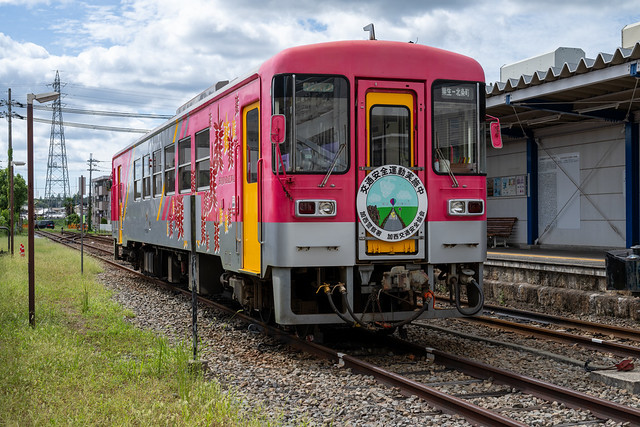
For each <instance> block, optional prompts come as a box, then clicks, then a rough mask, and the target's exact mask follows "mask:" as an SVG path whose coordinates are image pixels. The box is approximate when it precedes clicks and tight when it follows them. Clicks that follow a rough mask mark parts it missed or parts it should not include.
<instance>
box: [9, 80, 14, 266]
mask: <svg viewBox="0 0 640 427" xmlns="http://www.w3.org/2000/svg"><path fill="white" fill-rule="evenodd" d="M8 98H9V99H8V100H7V101H8V102H7V110H8V115H7V120H8V122H9V228H10V229H11V230H10V231H9V246H10V251H11V255H13V238H14V237H13V232H14V230H15V224H14V222H13V211H14V210H15V208H14V206H13V147H12V145H11V88H9V97H8Z"/></svg>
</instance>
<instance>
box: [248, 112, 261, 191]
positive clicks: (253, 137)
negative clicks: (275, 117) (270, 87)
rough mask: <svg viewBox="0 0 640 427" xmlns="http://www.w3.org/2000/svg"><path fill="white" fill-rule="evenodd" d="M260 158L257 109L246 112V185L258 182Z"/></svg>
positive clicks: (258, 115)
mask: <svg viewBox="0 0 640 427" xmlns="http://www.w3.org/2000/svg"><path fill="white" fill-rule="evenodd" d="M259 157H260V114H259V111H258V109H257V108H254V109H253V110H251V111H249V112H247V155H246V159H247V160H246V161H247V165H246V171H247V183H249V184H251V183H252V182H258V158H259Z"/></svg>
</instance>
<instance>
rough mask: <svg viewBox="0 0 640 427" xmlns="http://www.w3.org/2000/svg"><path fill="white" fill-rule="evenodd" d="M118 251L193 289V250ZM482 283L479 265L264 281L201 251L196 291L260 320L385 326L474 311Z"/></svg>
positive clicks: (306, 270) (289, 274) (286, 272)
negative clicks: (230, 302) (227, 267)
mask: <svg viewBox="0 0 640 427" xmlns="http://www.w3.org/2000/svg"><path fill="white" fill-rule="evenodd" d="M114 249H115V250H114V255H115V258H116V259H124V260H127V261H129V262H131V263H132V264H133V265H134V266H135V267H136V268H137V269H139V270H141V271H143V272H144V273H146V274H148V275H150V276H154V277H159V278H163V279H165V280H167V281H168V282H170V283H173V284H181V285H183V286H185V287H186V288H190V283H191V282H192V281H191V280H190V279H191V278H190V256H191V255H190V253H189V252H187V251H180V250H175V249H169V248H163V247H159V246H155V245H149V244H141V243H137V242H129V244H128V245H127V246H120V245H117V244H115V245H114ZM481 278H482V264H480V263H467V264H440V265H427V264H424V265H422V264H414V263H408V264H401V265H390V264H366V265H359V266H355V267H351V266H342V267H340V266H338V267H294V268H282V267H278V268H269V269H268V270H267V274H266V276H265V277H264V278H259V277H257V276H255V275H250V274H246V273H242V272H233V271H225V269H224V268H223V266H222V263H221V260H220V258H219V257H217V256H213V255H207V254H200V253H199V254H197V258H196V278H195V282H196V289H197V292H198V293H200V294H202V295H205V296H221V297H224V298H226V299H229V300H234V301H235V302H236V303H238V304H239V305H241V306H242V308H243V309H244V310H245V311H247V312H250V313H254V314H256V315H257V316H258V317H259V318H261V320H263V321H271V322H275V323H278V324H281V325H318V324H347V325H351V326H358V327H367V328H371V329H385V328H396V327H398V326H402V325H404V324H407V323H410V322H412V321H414V320H417V319H418V318H444V317H460V316H467V315H473V314H475V313H477V312H478V311H479V310H480V309H481V308H482V305H483V302H484V296H483V293H482V286H481V283H482V282H481Z"/></svg>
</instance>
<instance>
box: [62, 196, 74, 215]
mask: <svg viewBox="0 0 640 427" xmlns="http://www.w3.org/2000/svg"><path fill="white" fill-rule="evenodd" d="M64 210H65V212H66V214H67V216H69V215H71V214H72V213H73V197H67V198H66V199H64Z"/></svg>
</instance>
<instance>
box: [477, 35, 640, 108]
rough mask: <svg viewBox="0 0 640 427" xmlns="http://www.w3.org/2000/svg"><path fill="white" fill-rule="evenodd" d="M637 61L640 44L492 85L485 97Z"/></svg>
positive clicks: (639, 53)
mask: <svg viewBox="0 0 640 427" xmlns="http://www.w3.org/2000/svg"><path fill="white" fill-rule="evenodd" d="M638 59H640V42H638V43H636V44H635V46H634V47H633V48H632V49H623V48H618V49H616V51H615V52H614V53H613V54H610V53H599V54H598V56H597V57H596V58H595V59H591V58H582V59H581V60H580V62H579V63H577V64H569V63H566V62H565V63H564V65H563V66H562V67H560V68H558V67H550V68H549V69H547V70H540V71H536V72H535V73H534V74H532V75H523V76H521V77H520V78H519V79H509V80H507V81H506V82H497V83H494V84H492V85H489V86H487V96H495V95H500V94H503V93H506V92H512V91H514V90H517V89H523V88H526V87H529V86H535V85H539V84H543V83H547V82H552V81H556V80H558V79H564V78H569V77H572V76H574V75H577V74H584V73H588V72H591V71H594V70H600V69H603V68H607V67H611V66H613V65H619V64H623V63H626V62H631V61H634V60H638Z"/></svg>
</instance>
